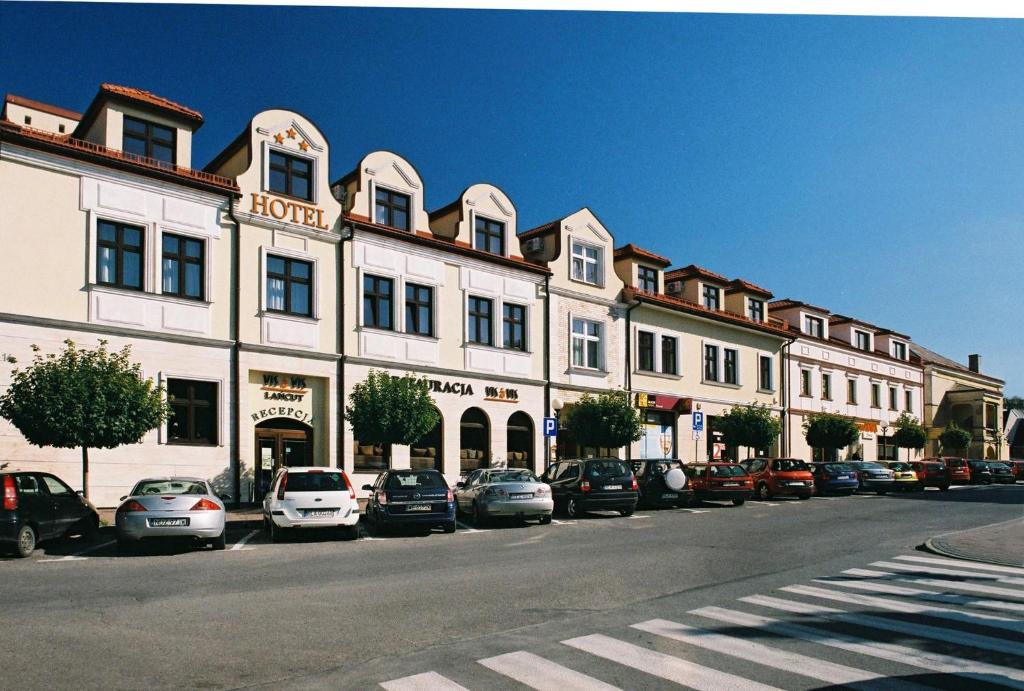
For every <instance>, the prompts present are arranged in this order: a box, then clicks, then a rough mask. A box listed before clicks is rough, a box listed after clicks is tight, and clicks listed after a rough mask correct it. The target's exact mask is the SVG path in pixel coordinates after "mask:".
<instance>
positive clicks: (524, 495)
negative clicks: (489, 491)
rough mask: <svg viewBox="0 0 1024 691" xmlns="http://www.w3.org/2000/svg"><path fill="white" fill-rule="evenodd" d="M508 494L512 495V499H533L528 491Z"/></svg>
mask: <svg viewBox="0 0 1024 691" xmlns="http://www.w3.org/2000/svg"><path fill="white" fill-rule="evenodd" d="M509 496H510V497H512V498H513V499H533V494H532V493H530V492H525V493H520V494H510V495H509Z"/></svg>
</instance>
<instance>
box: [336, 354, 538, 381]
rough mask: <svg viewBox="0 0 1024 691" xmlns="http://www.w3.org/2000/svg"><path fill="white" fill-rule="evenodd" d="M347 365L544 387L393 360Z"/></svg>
mask: <svg viewBox="0 0 1024 691" xmlns="http://www.w3.org/2000/svg"><path fill="white" fill-rule="evenodd" d="M345 364H348V365H363V366H364V367H374V368H377V367H379V368H382V369H389V370H396V371H402V372H412V373H413V374H424V373H429V374H436V375H438V376H442V377H454V378H463V379H465V378H469V379H480V380H483V381H492V382H494V381H500V382H512V383H513V384H525V385H527V386H544V383H545V382H544V380H543V379H529V378H524V377H510V376H507V375H503V374H498V373H496V372H474V371H473V370H468V369H446V368H444V367H433V366H431V365H421V364H416V365H415V366H407V367H405V366H402V365H401V364H397V363H395V362H394V361H393V360H375V359H373V358H365V357H355V356H348V357H346V358H345Z"/></svg>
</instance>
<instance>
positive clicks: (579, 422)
mask: <svg viewBox="0 0 1024 691" xmlns="http://www.w3.org/2000/svg"><path fill="white" fill-rule="evenodd" d="M566 427H568V429H569V431H570V433H571V434H572V436H573V438H574V439H576V441H577V442H579V443H580V444H581V445H582V446H596V447H605V448H610V449H617V448H619V447H621V446H626V445H628V444H631V443H632V442H635V441H636V440H637V439H639V438H640V437H641V436H643V423H642V421H641V419H640V411H638V410H637V409H636V408H634V407H633V406H632V405H631V404H630V402H629V395H628V394H627V393H626V392H625V391H608V392H606V393H602V394H600V395H599V396H597V397H594V396H591V395H590V394H584V395H583V398H581V399H580V400H579V401H578V402H577V403H575V404H574V405H573V406H572V407H571V408H570V409H569V415H568V418H567V420H566Z"/></svg>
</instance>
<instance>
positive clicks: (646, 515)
mask: <svg viewBox="0 0 1024 691" xmlns="http://www.w3.org/2000/svg"><path fill="white" fill-rule="evenodd" d="M650 517H651V516H650V514H646V513H635V514H633V515H632V516H627V518H629V519H630V520H633V521H635V520H636V519H638V518H650Z"/></svg>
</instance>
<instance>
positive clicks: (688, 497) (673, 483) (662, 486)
mask: <svg viewBox="0 0 1024 691" xmlns="http://www.w3.org/2000/svg"><path fill="white" fill-rule="evenodd" d="M630 466H632V468H633V475H634V476H635V477H636V482H637V489H638V491H639V493H640V498H639V501H638V502H637V506H645V507H650V508H660V507H677V506H679V507H682V506H689V505H690V504H692V503H693V490H692V489H691V488H690V487H688V486H687V485H688V483H689V480H688V478H687V477H686V472H685V471H684V470H683V462H682V461H680V460H678V459H674V458H673V459H669V458H655V459H649V460H647V459H641V460H634V461H630Z"/></svg>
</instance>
